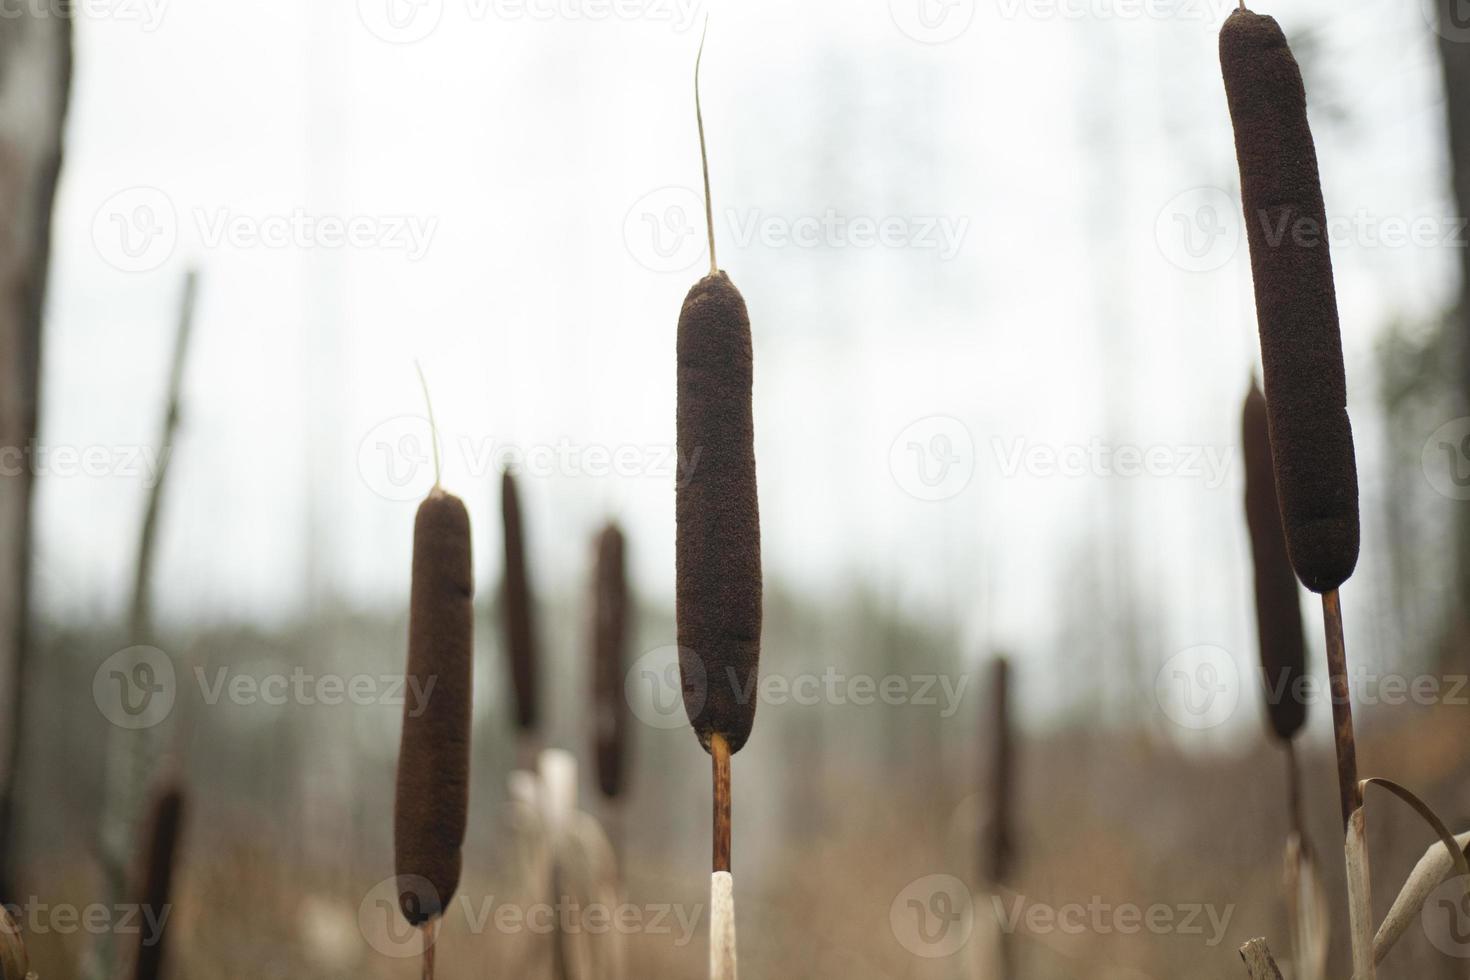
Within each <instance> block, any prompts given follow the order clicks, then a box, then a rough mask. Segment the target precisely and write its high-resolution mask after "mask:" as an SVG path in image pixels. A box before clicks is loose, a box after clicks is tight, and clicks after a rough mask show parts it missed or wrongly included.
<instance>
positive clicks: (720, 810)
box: [709, 732, 730, 871]
mask: <svg viewBox="0 0 1470 980" xmlns="http://www.w3.org/2000/svg"><path fill="white" fill-rule="evenodd" d="M709 754H710V758H711V759H712V760H713V764H714V778H715V861H714V865H715V866H714V870H715V871H729V870H730V743H729V742H727V741H725V736H723V735H721V734H719V733H718V732H716V733H715V734H713V735H711V736H710V740H709Z"/></svg>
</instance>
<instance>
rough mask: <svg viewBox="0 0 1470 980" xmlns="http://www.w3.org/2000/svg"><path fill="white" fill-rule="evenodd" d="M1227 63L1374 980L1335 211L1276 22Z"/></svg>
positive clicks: (1290, 515)
mask: <svg viewBox="0 0 1470 980" xmlns="http://www.w3.org/2000/svg"><path fill="white" fill-rule="evenodd" d="M1220 66H1221V71H1222V74H1223V76H1224V80H1225V93H1226V98H1227V101H1228V102H1229V107H1230V119H1231V123H1232V125H1233V127H1234V130H1235V148H1236V158H1237V161H1238V163H1239V165H1240V186H1241V199H1242V205H1243V209H1244V215H1245V224H1246V233H1247V237H1248V240H1249V242H1250V256H1251V278H1252V281H1253V283H1254V286H1255V297H1256V319H1257V324H1258V327H1259V331H1260V338H1261V360H1262V364H1263V366H1264V368H1265V381H1266V409H1267V418H1268V419H1269V423H1270V434H1271V450H1272V459H1273V463H1274V469H1275V474H1276V489H1277V493H1278V495H1279V497H1280V504H1281V518H1282V527H1283V530H1284V532H1285V535H1286V545H1287V552H1288V555H1289V557H1290V559H1291V564H1292V567H1293V568H1294V569H1295V570H1296V573H1297V576H1298V577H1299V578H1300V579H1301V580H1302V583H1303V584H1304V585H1306V586H1307V588H1309V589H1311V590H1312V591H1313V592H1316V593H1318V594H1320V595H1321V596H1322V612H1323V621H1324V626H1325V629H1326V635H1327V665H1328V672H1329V677H1330V684H1331V690H1332V715H1333V726H1334V730H1335V733H1336V738H1335V745H1336V749H1337V764H1338V788H1339V795H1340V798H1341V803H1342V817H1343V827H1344V838H1345V856H1346V858H1347V864H1348V890H1349V918H1350V926H1351V929H1352V937H1353V961H1354V966H1355V970H1356V971H1357V973H1358V975H1359V977H1360V978H1362V977H1367V978H1371V977H1372V976H1373V960H1372V950H1371V945H1372V942H1371V941H1372V924H1371V922H1370V921H1365V920H1364V915H1365V914H1366V913H1367V910H1369V909H1370V908H1371V905H1372V902H1371V895H1370V893H1369V874H1368V857H1367V847H1366V841H1365V835H1366V827H1365V814H1364V812H1363V809H1362V796H1361V792H1360V790H1359V787H1358V779H1357V758H1356V750H1355V745H1354V739H1353V723H1352V703H1351V700H1350V698H1351V692H1350V689H1349V684H1348V674H1347V655H1346V650H1345V644H1344V641H1343V629H1342V609H1341V605H1340V602H1339V597H1338V593H1337V589H1338V587H1339V586H1340V585H1341V584H1342V583H1343V582H1345V581H1346V580H1347V579H1348V577H1349V576H1351V575H1352V573H1353V569H1354V568H1355V567H1356V565H1357V560H1358V546H1359V527H1358V478H1357V466H1356V461H1355V458H1354V453H1353V435H1352V425H1351V423H1350V422H1349V420H1348V415H1347V380H1346V372H1345V370H1344V367H1343V356H1342V336H1341V331H1340V329H1339V327H1338V317H1337V297H1336V291H1335V288H1334V286H1333V279H1332V258H1331V255H1330V254H1329V249H1328V233H1327V217H1326V206H1325V204H1324V203H1323V200H1322V184H1321V179H1320V176H1319V174H1318V171H1317V154H1316V148H1315V146H1314V144H1313V142H1312V132H1311V128H1310V126H1309V125H1308V123H1307V109H1306V91H1305V89H1304V87H1303V85H1302V76H1301V70H1300V69H1299V68H1298V66H1297V63H1296V59H1295V58H1293V57H1292V54H1291V49H1290V47H1289V46H1288V45H1287V43H1286V36H1285V35H1284V34H1283V33H1282V31H1281V28H1280V26H1279V25H1278V24H1277V23H1276V21H1275V19H1274V18H1271V17H1265V16H1260V15H1257V14H1254V13H1251V12H1250V11H1248V10H1246V9H1244V7H1242V8H1241V9H1240V10H1238V11H1235V12H1233V13H1231V15H1230V17H1229V18H1228V19H1227V20H1226V22H1225V25H1224V26H1223V27H1222V28H1221V29H1220ZM1365 946H1366V947H1368V948H1366V949H1365Z"/></svg>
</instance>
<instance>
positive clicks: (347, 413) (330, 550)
mask: <svg viewBox="0 0 1470 980" xmlns="http://www.w3.org/2000/svg"><path fill="white" fill-rule="evenodd" d="M1229 7H1230V5H1227V4H1223V3H1220V2H1217V0H1172V2H1164V0H1149V2H1147V3H1145V2H1143V0H998V2H997V3H993V4H991V3H987V4H977V3H975V2H973V0H891V2H890V0H862V2H856V3H855V2H853V0H841V2H838V0H804V2H802V3H795V4H794V3H790V2H781V0H742V2H739V3H734V2H727V0H719V2H701V0H618V2H611V0H609V2H606V3H597V2H596V0H589V2H587V3H585V4H582V5H578V4H575V3H572V2H570V0H524V2H520V0H313V2H311V3H300V2H295V0H291V2H284V0H258V2H251V3H248V4H242V3H238V2H228V0H169V2H164V0H97V2H95V3H94V4H92V5H90V9H87V10H84V12H83V14H82V15H81V19H80V21H79V23H78V26H77V59H76V66H77V74H76V80H75V88H74V93H73V103H72V115H71V122H70V127H69V131H68V142H67V159H66V169H65V173H64V179H63V182H62V186H61V191H60V198H59V201H58V207H57V218H58V225H57V231H56V257H55V263H54V268H53V276H52V281H51V290H50V304H49V320H48V324H47V339H46V350H45V378H44V384H45V393H44V399H45V401H44V425H43V439H42V442H43V444H44V446H45V447H47V448H49V449H51V450H53V451H54V450H55V449H56V448H60V447H71V448H73V449H76V450H78V451H81V450H85V449H88V448H89V447H106V451H105V452H104V453H102V454H101V455H98V454H97V453H96V451H94V452H93V455H92V457H91V459H92V461H93V467H94V469H97V470H99V471H105V473H103V475H88V474H87V473H84V472H78V466H77V465H76V464H75V463H74V462H73V463H72V464H71V466H70V468H68V458H67V457H66V456H65V455H64V454H62V455H60V456H55V457H53V458H52V460H51V462H50V463H49V464H42V465H41V482H40V488H41V489H40V498H39V499H40V510H39V519H40V527H39V552H38V574H39V577H40V597H41V600H42V602H43V603H44V605H45V607H46V608H47V609H50V610H52V611H55V612H66V613H73V612H81V611H95V610H110V611H116V610H118V609H120V608H121V607H122V605H123V604H124V601H125V597H126V595H127V590H128V588H129V583H130V581H131V565H132V562H133V557H134V551H135V547H136V546H135V539H136V534H137V531H136V528H137V524H138V517H139V513H140V510H141V507H142V505H143V501H144V495H145V493H146V489H145V487H146V482H147V474H148V468H147V466H146V461H140V460H139V459H138V458H137V457H138V453H139V452H140V451H141V450H140V447H151V446H153V444H154V443H156V441H157V438H158V435H157V432H158V429H159V418H160V414H161V398H162V389H163V383H164V374H165V370H166V365H167V359H168V351H169V348H170V345H171V342H172V334H173V329H174V327H173V319H174V312H173V311H174V308H175V306H176V304H177V297H178V293H179V291H180V288H181V279H182V276H183V273H184V270H185V269H186V268H187V267H188V266H189V265H190V264H191V263H194V264H198V266H199V267H200V268H201V270H202V275H203V280H202V289H201V294H200V303H199V309H198V320H197V325H196V334H195V345H194V348H193V350H192V351H191V357H190V363H189V369H188V380H187V391H186V406H185V419H184V427H183V430H182V432H181V436H180V439H179V441H178V443H177V445H176V447H175V449H174V453H173V457H172V464H173V470H172V473H171V484H170V487H169V496H168V501H167V509H166V514H165V524H164V528H163V532H162V547H161V568H160V573H159V575H158V576H157V582H158V583H159V590H160V596H159V603H160V606H161V612H162V614H163V615H164V616H166V617H171V618H180V617H185V616H192V617H202V618H222V617H223V618H239V619H249V618H257V619H260V618H270V619H278V618H283V617H289V616H291V615H294V614H296V613H299V612H300V611H301V610H302V609H303V608H305V606H304V603H305V601H306V599H307V597H308V596H314V597H316V598H317V599H327V598H332V597H338V598H341V599H344V600H346V601H347V602H350V603H352V604H356V605H363V606H375V607H379V608H383V607H385V606H392V605H393V604H399V603H402V602H404V601H405V598H406V594H407V576H408V553H409V546H410V532H411V521H412V513H413V507H414V505H415V504H414V502H415V500H416V499H418V497H419V496H421V495H422V493H423V491H424V490H425V489H426V488H427V486H428V484H429V483H430V482H431V480H432V477H431V475H430V473H429V466H428V463H427V456H426V454H425V448H426V443H425V438H426V436H425V433H426V429H425V428H424V426H423V424H422V420H421V416H422V415H423V400H422V396H421V394H420V391H419V387H418V382H417V380H416V377H415V374H414V367H413V362H414V360H415V359H416V358H417V359H418V360H419V361H420V363H421V364H422V366H423V369H424V372H425V374H426V375H427V377H428V380H429V383H430V385H431V388H432V393H433V400H434V408H435V411H436V414H437V417H438V422H439V426H440V429H441V432H442V444H443V448H444V462H445V467H446V472H445V483H446V485H447V486H448V487H449V488H450V489H451V490H452V491H454V492H456V493H458V494H460V495H461V496H462V497H464V498H465V500H466V502H467V504H468V505H469V508H470V512H471V516H472V520H473V522H474V534H475V542H474V543H475V548H476V565H477V569H478V574H479V576H480V584H481V588H482V590H483V589H485V588H486V587H488V586H489V585H491V584H492V583H493V582H494V580H495V577H496V576H497V575H498V564H499V562H498V556H499V549H500V535H499V528H498V489H497V483H496V472H497V465H496V461H497V460H498V459H499V456H498V454H499V453H500V452H501V451H502V450H504V449H506V448H507V447H510V448H511V449H512V450H515V451H518V452H519V453H520V454H521V456H520V457H518V458H523V459H524V461H525V465H526V466H527V468H528V470H527V473H526V476H525V481H526V486H525V491H524V493H525V497H526V506H527V508H528V511H529V520H530V522H531V524H530V533H531V535H532V536H533V541H534V545H535V549H536V558H537V563H536V568H535V571H536V575H537V577H538V579H539V580H540V583H541V584H542V586H543V587H544V588H548V589H550V588H571V587H573V586H575V585H578V584H579V583H580V582H581V581H582V580H583V578H584V576H585V575H586V572H587V566H588V541H589V538H590V535H591V533H592V532H593V530H594V529H595V528H596V526H597V525H598V523H599V522H600V521H601V520H603V519H604V518H605V517H607V516H608V515H617V516H618V517H620V518H621V519H622V520H623V521H624V522H625V524H626V525H627V527H628V529H629V533H630V541H631V547H632V555H633V559H634V561H635V575H636V582H637V586H638V588H639V590H640V591H641V592H642V593H643V594H645V595H646V596H649V597H652V598H656V599H657V598H664V599H667V598H669V597H670V596H671V590H672V571H673V485H674V480H675V479H676V475H677V468H676V467H677V461H675V460H674V459H673V458H672V455H671V454H672V445H673V442H674V332H675V324H676V318H677V313H678V309H679V304H680V302H681V300H682V298H683V295H684V293H685V292H686V290H687V289H688V288H689V286H690V285H691V284H692V283H693V282H694V281H695V280H696V279H697V278H698V277H699V276H700V275H701V274H702V270H703V269H704V267H705V263H706V262H707V259H706V258H705V256H704V245H703V224H702V223H703V214H702V210H701V207H700V199H699V197H698V196H697V194H696V193H695V192H696V190H697V189H698V187H699V180H700V172H699V159H698V150H697V143H696V139H695V130H694V114H693V99H692V90H691V75H692V68H693V63H694V55H695V49H696V46H697V43H698V40H699V25H700V24H701V23H702V22H703V17H704V14H705V13H706V12H708V13H709V14H710V15H711V22H710V23H711V27H710V35H709V42H708V48H707V50H706V55H705V66H704V78H703V94H704V109H705V118H706V124H707V127H708V133H709V141H710V153H711V175H712V179H713V189H714V206H715V216H716V217H715V223H716V237H717V248H718V254H719V260H720V264H721V266H722V267H724V268H725V269H727V270H728V271H729V272H730V274H731V276H732V277H733V279H734V281H735V282H736V283H737V284H738V285H739V286H740V288H741V289H742V290H743V292H744V295H745V297H746V300H747V302H748V305H749V308H750V311H751V316H752V321H753V326H754V340H755V355H756V392H755V398H756V403H755V414H756V427H757V459H758V464H759V478H760V487H761V509H762V524H763V534H764V545H765V563H766V569H767V576H768V578H769V579H770V580H771V581H773V582H779V583H785V584H787V585H789V586H790V587H792V588H795V589H798V590H801V591H804V592H808V593H812V594H817V595H820V594H828V593H834V592H837V591H839V590H845V589H847V588H849V587H850V586H852V585H853V584H855V583H858V582H868V583H871V584H873V585H874V586H875V587H877V588H880V589H882V590H883V591H885V592H888V593H891V594H893V595H895V596H896V597H898V598H900V599H901V600H902V602H903V603H904V604H905V605H906V606H908V607H909V608H911V609H913V610H915V611H917V612H919V613H921V614H924V615H930V616H937V617H944V618H946V619H949V620H953V621H955V622H957V623H958V624H959V626H960V630H961V634H960V635H961V636H962V637H963V638H964V641H965V643H966V645H967V648H968V650H972V651H974V652H975V653H976V654H978V653H979V652H980V651H981V650H982V649H983V648H985V647H988V646H990V645H996V644H998V645H1004V646H1007V647H1009V648H1011V649H1012V650H1015V651H1018V652H1019V653H1020V654H1021V655H1022V656H1038V657H1040V656H1046V655H1049V654H1048V650H1049V649H1050V648H1051V647H1053V646H1054V645H1055V644H1056V643H1057V642H1058V639H1059V630H1058V628H1057V626H1056V625H1055V623H1056V620H1057V613H1056V608H1057V607H1058V605H1059V604H1061V603H1064V602H1066V601H1069V600H1068V596H1069V593H1071V592H1072V591H1074V590H1076V589H1077V588H1078V587H1079V586H1080V585H1083V584H1085V579H1082V578H1080V577H1079V568H1083V567H1096V566H1097V565H1099V564H1100V565H1104V566H1107V567H1108V568H1113V567H1119V565H1118V563H1121V567H1124V568H1126V569H1129V571H1128V572H1127V574H1128V575H1129V576H1131V577H1132V579H1133V580H1134V581H1135V582H1136V584H1137V588H1138V589H1139V591H1140V594H1141V597H1142V599H1143V601H1144V602H1145V604H1146V606H1147V616H1148V618H1149V621H1150V623H1151V624H1152V626H1153V627H1155V628H1156V629H1157V631H1158V632H1157V634H1156V635H1157V641H1158V642H1157V646H1158V648H1159V649H1160V650H1163V651H1165V652H1167V651H1171V650H1178V649H1183V648H1186V647H1190V646H1192V645H1195V644H1220V645H1222V646H1225V647H1227V648H1229V649H1235V650H1249V649H1252V647H1251V646H1250V644H1251V642H1252V641H1251V639H1250V638H1251V636H1252V633H1251V631H1252V630H1253V625H1252V621H1251V619H1250V615H1249V605H1248V598H1247V596H1248V593H1247V586H1248V578H1247V577H1246V576H1247V572H1246V565H1245V560H1246V555H1247V551H1246V547H1245V542H1244V537H1243V532H1242V528H1241V518H1240V480H1241V474H1240V471H1239V467H1238V466H1236V465H1235V462H1236V445H1235V444H1236V441H1237V436H1236V432H1237V428H1238V421H1237V420H1238V411H1239V405H1240V401H1241V398H1242V396H1243V394H1244V390H1245V387H1246V384H1247V382H1248V378H1249V375H1250V372H1251V370H1252V367H1253V365H1254V363H1255V357H1256V341H1255V336H1254V324H1253V313H1252V305H1251V298H1250V283H1249V268H1248V263H1247V258H1246V253H1245V244H1244V241H1243V238H1242V236H1241V233H1240V216H1239V214H1238V211H1237V209H1238V207H1239V205H1238V199H1237V193H1238V190H1237V183H1238V182H1237V177H1236V171H1235V161H1234V153H1233V145H1232V142H1231V134H1230V128H1229V118H1228V115H1227V112H1226V108H1225V102H1224V95H1223V90H1222V86H1221V83H1220V79H1219V70H1218V60H1217V57H1216V36H1217V32H1218V28H1219V24H1220V23H1221V22H1222V21H1223V19H1224V16H1225V14H1226V13H1227V12H1228V10H1229ZM1275 7H1276V9H1274V10H1270V11H1269V12H1273V13H1275V14H1276V15H1277V16H1278V17H1279V19H1281V20H1282V22H1283V24H1284V26H1285V27H1286V29H1287V31H1288V33H1290V34H1291V35H1292V36H1293V37H1294V38H1302V37H1303V35H1309V37H1306V38H1304V39H1303V40H1301V41H1300V42H1299V43H1298V51H1299V53H1301V54H1302V55H1303V60H1304V61H1305V62H1306V64H1307V84H1308V87H1309V95H1310V98H1309V101H1310V102H1311V105H1312V112H1313V124H1314V128H1315V131H1316V135H1317V141H1318V148H1319V155H1320V157H1321V160H1322V170H1323V176H1324V182H1325V189H1326V197H1327V202H1328V209H1329V212H1330V214H1331V215H1332V216H1333V217H1334V218H1337V219H1339V220H1340V221H1341V227H1340V229H1339V235H1338V236H1337V237H1334V244H1333V249H1334V259H1335V261H1336V266H1337V272H1338V288H1339V294H1340V305H1341V308H1342V317H1343V330H1344V336H1345V344H1346V348H1347V354H1348V373H1349V385H1350V389H1351V398H1352V404H1351V409H1352V414H1353V417H1354V420H1355V424H1356V425H1357V428H1358V432H1359V449H1360V458H1361V459H1362V469H1363V471H1364V485H1365V492H1366V493H1367V494H1368V500H1367V501H1365V508H1364V510H1365V514H1364V517H1365V523H1366V525H1367V530H1366V533H1365V559H1364V574H1363V576H1360V578H1359V579H1356V580H1355V581H1354V583H1353V585H1351V586H1349V591H1350V592H1351V591H1353V590H1354V589H1358V588H1361V589H1363V590H1364V591H1365V592H1366V591H1367V590H1368V589H1370V588H1371V585H1372V582H1373V575H1374V565H1375V564H1376V563H1377V562H1381V560H1382V557H1381V554H1380V555H1375V553H1374V552H1373V550H1372V549H1373V548H1374V539H1375V535H1381V533H1382V532H1381V529H1379V528H1377V527H1376V525H1375V516H1376V515H1375V513H1374V511H1373V508H1372V506H1371V502H1372V495H1373V494H1374V493H1375V492H1376V481H1377V478H1376V476H1375V475H1374V474H1373V472H1372V469H1373V466H1374V465H1375V460H1376V458H1377V450H1376V449H1375V447H1374V440H1375V439H1377V438H1378V436H1377V430H1378V425H1377V422H1376V418H1375V405H1376V401H1375V393H1374V390H1373V386H1374V376H1373V370H1372V362H1371V353H1372V347H1373V344H1374V341H1375V338H1376V337H1377V336H1378V335H1379V333H1380V332H1381V331H1382V330H1383V329H1384V327H1385V325H1386V324H1387V323H1388V322H1389V321H1390V320H1392V319H1393V318H1395V317H1404V318H1408V319H1411V320H1412V319H1415V318H1424V317H1427V316H1430V315H1432V314H1433V312H1434V311H1435V310H1436V309H1438V308H1439V307H1440V306H1442V305H1443V304H1444V303H1445V302H1446V301H1447V300H1448V299H1449V297H1450V296H1451V294H1452V289H1453V286H1454V262H1455V261H1456V255H1455V251H1454V246H1453V244H1452V243H1451V242H1449V240H1448V239H1449V238H1451V237H1453V236H1458V241H1459V244H1460V246H1461V247H1463V245H1464V234H1463V230H1462V229H1459V228H1458V223H1457V222H1456V221H1455V220H1454V218H1453V215H1454V207H1453V204H1452V203H1451V201H1450V199H1449V196H1448V193H1447V188H1446V180H1445V161H1444V154H1443V149H1442V145H1443V131H1442V130H1443V124H1442V118H1441V117H1442V111H1443V110H1442V96H1441V91H1440V79H1439V76H1438V66H1437V62H1436V60H1435V51H1434V34H1433V33H1432V31H1431V28H1430V25H1429V23H1428V21H1427V20H1426V19H1425V16H1424V14H1423V11H1422V10H1421V9H1420V6H1419V4H1418V3H1417V0H1369V2H1362V3H1355V4H1353V5H1351V7H1343V6H1342V5H1341V4H1328V3H1326V2H1317V0H1309V2H1297V3H1290V4H1285V3H1283V4H1278V5H1275ZM1262 9H1267V8H1262ZM1329 18H1330V19H1329ZM1308 52H1309V53H1310V57H1307V55H1308ZM1396 229H1397V230H1396ZM1414 229H1417V235H1413V234H1410V231H1412V230H1414ZM1395 235H1408V236H1409V237H1411V238H1417V241H1409V242H1402V241H1398V240H1397V239H1396V238H1395ZM1425 436H1426V438H1427V436H1428V433H1427V432H1426V433H1425ZM148 451H149V452H153V451H154V450H152V449H149V450H148ZM1089 549H1092V550H1091V551H1089ZM1098 549H1101V551H1100V552H1099V551H1098ZM1089 554H1092V555H1094V557H1093V558H1089V557H1088V555H1089ZM1098 554H1101V557H1100V558H1099V557H1096V556H1097V555H1098ZM1356 609H1357V610H1358V611H1357V612H1356V613H1355V615H1357V616H1358V617H1360V629H1361V631H1362V634H1363V635H1365V637H1366V635H1367V634H1369V633H1371V623H1365V622H1362V620H1366V619H1368V618H1369V617H1371V616H1372V615H1374V613H1373V611H1372V609H1371V608H1370V604H1369V603H1367V602H1366V601H1365V602H1363V603H1361V604H1359V605H1358V606H1357V607H1356ZM1364 647H1368V648H1369V649H1364ZM1376 654H1377V651H1374V650H1372V649H1371V640H1367V641H1366V642H1365V643H1363V644H1359V655H1360V656H1364V657H1368V658H1371V657H1373V656H1375V655H1376Z"/></svg>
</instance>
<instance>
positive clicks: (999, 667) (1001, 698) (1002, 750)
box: [981, 656, 1015, 885]
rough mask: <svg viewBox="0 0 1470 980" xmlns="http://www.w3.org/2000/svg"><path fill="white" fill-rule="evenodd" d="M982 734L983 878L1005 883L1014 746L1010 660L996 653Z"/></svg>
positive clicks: (1010, 842)
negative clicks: (985, 757) (985, 794)
mask: <svg viewBox="0 0 1470 980" xmlns="http://www.w3.org/2000/svg"><path fill="white" fill-rule="evenodd" d="M984 727H985V731H983V732H982V733H981V736H982V737H983V738H986V739H988V740H989V742H990V787H989V796H990V800H989V803H990V821H989V823H990V826H989V828H988V830H989V833H988V835H987V837H988V839H987V840H985V841H983V842H982V847H983V851H982V853H984V855H985V867H984V869H983V870H984V873H985V880H986V881H988V882H990V883H991V884H995V885H999V884H1003V883H1005V882H1006V881H1007V880H1008V879H1009V877H1010V873H1011V858H1012V855H1013V853H1014V846H1015V844H1014V841H1013V839H1012V828H1011V809H1012V806H1013V805H1014V800H1013V799H1012V793H1013V792H1014V790H1013V787H1012V777H1013V774H1014V760H1013V758H1012V754H1013V752H1014V747H1013V745H1012V741H1011V664H1010V661H1009V660H1007V659H1006V658H1005V657H1003V656H1000V657H996V658H995V660H994V661H993V662H992V664H991V675H990V717H988V718H986V719H984Z"/></svg>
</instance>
